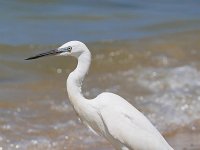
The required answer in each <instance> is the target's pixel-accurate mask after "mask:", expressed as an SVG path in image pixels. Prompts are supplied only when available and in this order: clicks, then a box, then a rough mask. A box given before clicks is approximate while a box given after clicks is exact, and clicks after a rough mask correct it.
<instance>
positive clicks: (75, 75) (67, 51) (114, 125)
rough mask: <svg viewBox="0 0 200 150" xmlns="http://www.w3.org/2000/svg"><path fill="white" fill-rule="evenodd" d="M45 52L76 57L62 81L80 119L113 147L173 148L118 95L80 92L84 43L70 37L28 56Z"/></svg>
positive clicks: (85, 63)
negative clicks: (57, 44)
mask: <svg viewBox="0 0 200 150" xmlns="http://www.w3.org/2000/svg"><path fill="white" fill-rule="evenodd" d="M46 55H58V56H63V55H64V56H68V55H71V56H74V57H76V58H77V59H78V65H77V67H76V69H75V70H74V71H73V72H72V73H70V75H69V77H68V79H67V83H66V84H67V92H68V96H69V99H70V102H71V104H72V106H73V107H74V109H75V111H76V113H77V114H78V116H79V117H80V119H81V120H82V121H83V123H84V124H85V125H86V126H88V127H90V128H91V129H92V130H94V131H95V132H96V133H98V134H99V135H102V136H103V137H105V138H106V139H107V140H108V141H109V142H110V143H111V144H112V145H113V146H114V147H115V148H116V149H118V150H173V148H172V147H171V146H170V145H169V144H168V143H167V142H166V141H165V139H164V138H163V136H162V135H161V134H160V133H159V131H158V130H157V129H156V128H155V127H154V126H153V125H152V124H151V122H150V121H149V120H148V119H147V118H146V117H145V116H144V115H143V114H142V113H141V112H140V111H138V110H137V109H136V108H135V107H133V106H132V105H131V104H130V103H128V102H127V101H126V100H125V99H123V98H122V97H120V96H118V95H116V94H113V93H107V92H106V93H102V94H100V95H98V96H97V97H96V98H94V99H90V100H89V99H86V98H84V97H83V96H82V93H81V84H82V81H83V79H84V77H85V75H86V73H87V71H88V70H89V67H90V62H91V54H90V51H89V49H88V48H87V47H86V45H85V44H83V43H81V42H79V41H71V42H68V43H65V44H64V45H62V46H61V47H59V48H58V49H55V50H52V51H50V52H47V53H42V54H39V55H36V56H34V57H30V58H28V59H35V58H39V57H42V56H46Z"/></svg>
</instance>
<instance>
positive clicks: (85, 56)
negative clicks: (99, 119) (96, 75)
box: [67, 49, 91, 113]
mask: <svg viewBox="0 0 200 150" xmlns="http://www.w3.org/2000/svg"><path fill="white" fill-rule="evenodd" d="M90 62H91V54H90V51H89V50H88V49H87V50H86V51H84V52H83V53H82V54H81V55H80V56H79V57H78V65H77V67H76V69H75V70H74V71H73V72H71V73H70V75H69V77H68V79H67V92H68V96H69V99H70V102H71V103H72V105H73V106H74V108H75V110H76V112H77V113H78V112H80V109H82V108H84V106H85V103H86V101H87V100H86V99H85V98H84V97H83V95H82V92H81V85H82V82H83V79H84V77H85V75H86V74H87V72H88V70H89V67H90Z"/></svg>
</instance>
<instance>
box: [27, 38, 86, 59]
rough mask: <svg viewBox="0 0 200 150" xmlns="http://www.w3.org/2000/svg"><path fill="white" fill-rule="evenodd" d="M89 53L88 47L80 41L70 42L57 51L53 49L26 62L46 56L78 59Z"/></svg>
mask: <svg viewBox="0 0 200 150" xmlns="http://www.w3.org/2000/svg"><path fill="white" fill-rule="evenodd" d="M86 51H88V48H87V47H86V45H85V44H84V43H82V42H80V41H70V42H67V43H65V44H63V45H62V46H60V47H59V48H57V49H53V50H50V51H47V52H44V53H40V54H37V55H35V56H32V57H29V58H27V59H25V60H30V59H37V58H40V57H44V56H52V55H55V56H74V57H76V58H78V57H79V56H80V55H81V54H82V53H83V52H86Z"/></svg>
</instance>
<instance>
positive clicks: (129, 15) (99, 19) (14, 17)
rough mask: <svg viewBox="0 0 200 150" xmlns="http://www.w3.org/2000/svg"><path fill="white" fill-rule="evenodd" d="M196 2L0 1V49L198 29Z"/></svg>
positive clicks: (197, 2) (124, 0)
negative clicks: (6, 46)
mask: <svg viewBox="0 0 200 150" xmlns="http://www.w3.org/2000/svg"><path fill="white" fill-rule="evenodd" d="M199 5H200V1H198V0H190V1H188V0H177V1H172V0H168V1H167V0H161V1H158V0H151V1H147V0H145V1H140V0H134V1H131V0H123V1H122V0H117V1H114V0H109V1H105V0H102V1H92V0H84V1H78V0H75V1H72V0H71V1H62V0H59V1H56V0H50V1H47V0H45V1H33V0H28V1H25V0H16V1H12V0H7V1H0V19H1V21H0V22H1V23H0V35H1V37H0V43H1V44H2V43H3V44H27V43H28V44H36V43H37V44H57V43H64V42H66V41H69V40H72V39H76V40H81V41H85V42H91V41H107V40H122V39H123V40H124V39H129V40H130V39H138V38H142V37H148V36H153V35H160V34H166V33H167V34H168V33H174V32H181V31H186V30H191V29H195V28H199V27H200V17H199V16H200V9H199Z"/></svg>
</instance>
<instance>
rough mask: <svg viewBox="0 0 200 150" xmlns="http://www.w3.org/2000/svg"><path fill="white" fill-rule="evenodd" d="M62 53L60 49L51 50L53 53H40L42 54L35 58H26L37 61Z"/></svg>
mask: <svg viewBox="0 0 200 150" xmlns="http://www.w3.org/2000/svg"><path fill="white" fill-rule="evenodd" d="M62 52H63V51H60V50H58V49H54V50H51V51H48V52H44V53H40V54H37V55H35V56H32V57H29V58H26V59H25V60H31V59H37V58H40V57H44V56H51V55H57V54H60V53H62Z"/></svg>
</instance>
